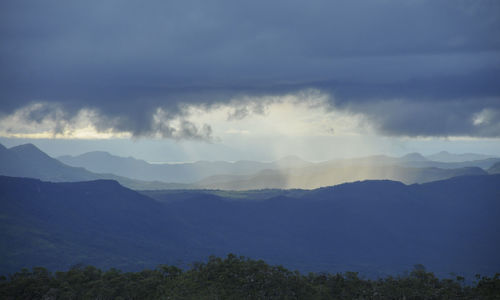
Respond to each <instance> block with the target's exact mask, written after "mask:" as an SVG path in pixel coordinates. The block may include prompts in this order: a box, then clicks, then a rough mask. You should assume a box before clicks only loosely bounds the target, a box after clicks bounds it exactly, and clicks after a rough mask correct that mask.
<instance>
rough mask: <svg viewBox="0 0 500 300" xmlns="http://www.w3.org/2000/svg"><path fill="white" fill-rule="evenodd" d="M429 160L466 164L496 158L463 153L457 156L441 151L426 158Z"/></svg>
mask: <svg viewBox="0 0 500 300" xmlns="http://www.w3.org/2000/svg"><path fill="white" fill-rule="evenodd" d="M426 158H427V159H429V160H432V161H439V162H466V161H474V160H484V159H488V158H495V156H493V155H486V154H477V153H462V154H455V153H450V152H448V151H441V152H438V153H435V154H432V155H428V156H426Z"/></svg>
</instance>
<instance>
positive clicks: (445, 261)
mask: <svg viewBox="0 0 500 300" xmlns="http://www.w3.org/2000/svg"><path fill="white" fill-rule="evenodd" d="M266 193H268V194H267V196H266ZM256 195H258V197H257V198H258V200H256V199H254V198H252V197H251V193H247V194H245V195H243V196H242V194H241V193H238V192H233V193H230V192H228V193H225V194H224V193H223V192H220V193H219V194H217V193H214V192H210V191H184V192H183V191H177V192H175V193H174V192H171V191H166V192H165V194H162V192H161V191H156V192H148V193H146V194H141V193H138V192H135V191H132V190H129V189H127V188H125V187H123V186H121V185H119V184H118V183H117V182H115V181H110V180H98V181H89V182H76V183H49V182H43V181H40V180H36V179H27V178H14V177H5V176H1V177H0V201H1V205H0V216H1V218H0V228H1V230H0V244H1V245H2V247H0V273H2V274H6V273H10V272H14V271H18V270H20V269H21V268H22V267H28V268H30V267H32V266H43V267H46V268H48V269H49V270H64V269H68V268H69V267H70V266H72V265H75V264H84V265H86V264H91V265H94V266H97V267H99V268H110V267H115V268H119V269H122V270H140V269H144V268H152V267H155V266H157V265H158V264H171V265H177V266H181V267H182V266H186V265H188V264H190V263H192V262H193V261H198V260H203V259H205V258H206V257H208V256H209V255H211V254H214V255H218V256H225V255H226V254H227V253H238V254H241V255H245V256H247V257H251V258H255V259H264V260H266V261H267V262H269V263H272V264H283V265H284V266H286V267H288V268H291V269H298V270H301V271H306V272H307V271H329V272H342V271H359V272H362V273H363V274H365V275H368V276H384V275H387V274H395V273H398V272H399V273H401V272H404V271H405V270H411V269H412V266H413V265H415V264H418V263H420V264H423V265H425V266H426V267H428V268H429V269H430V270H433V271H434V272H436V274H437V275H440V276H441V275H442V276H447V275H449V273H451V272H454V273H457V274H465V275H468V276H472V275H473V274H476V273H479V274H485V275H487V274H493V273H495V272H498V270H499V269H500V258H499V256H498V255H497V254H498V253H500V237H499V235H498V232H499V231H500V175H483V176H462V177H456V178H452V179H448V180H443V181H435V182H431V183H426V184H414V185H405V184H403V183H400V182H394V181H363V182H355V183H348V184H342V185H338V186H333V187H327V188H321V189H315V190H309V191H307V190H288V191H278V190H270V191H260V192H259V193H256ZM153 198H156V199H157V200H155V199H153Z"/></svg>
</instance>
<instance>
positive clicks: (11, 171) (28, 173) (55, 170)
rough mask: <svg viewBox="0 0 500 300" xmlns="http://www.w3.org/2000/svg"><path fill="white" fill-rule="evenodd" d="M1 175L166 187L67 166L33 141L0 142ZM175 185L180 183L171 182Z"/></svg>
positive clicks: (59, 180) (157, 183) (156, 187)
mask: <svg viewBox="0 0 500 300" xmlns="http://www.w3.org/2000/svg"><path fill="white" fill-rule="evenodd" d="M0 175H8V176H17V177H29V178H37V179H42V180H46V181H54V182H67V181H69V182H73V181H86V180H96V179H112V180H116V181H118V182H120V183H121V184H122V185H124V186H127V187H129V188H133V189H168V188H172V185H169V184H166V183H163V182H158V181H155V182H147V181H142V180H134V179H130V178H126V177H123V176H118V175H114V174H98V173H94V172H90V171H88V170H87V169H85V168H82V167H72V166H68V165H66V164H64V163H62V162H60V161H58V160H57V159H55V158H52V157H50V156H48V155H47V154H46V153H44V152H43V151H41V150H40V149H38V148H37V147H36V146H35V145H33V144H23V145H19V146H16V147H12V148H9V149H7V148H5V147H4V146H3V145H1V144H0ZM174 187H176V188H180V187H182V185H174Z"/></svg>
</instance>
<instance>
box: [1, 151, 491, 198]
mask: <svg viewBox="0 0 500 300" xmlns="http://www.w3.org/2000/svg"><path fill="white" fill-rule="evenodd" d="M59 159H60V160H61V161H59V160H57V159H54V158H52V157H50V156H48V155H47V154H45V153H44V152H42V151H41V150H40V149H38V148H37V147H36V146H34V145H33V144H24V145H19V146H16V147H12V148H10V149H7V148H5V147H3V146H2V145H0V162H1V164H0V175H6V176H18V177H30V178H38V179H42V180H47V181H54V182H75V181H85V180H96V179H111V180H116V181H118V182H119V183H120V184H122V185H124V186H126V187H129V188H132V189H136V190H151V189H157V190H158V189H159V190H162V189H222V190H249V189H289V188H303V189H313V188H318V187H322V186H330V185H335V184H340V183H344V182H352V181H357V180H367V179H389V180H395V181H401V182H403V183H406V184H412V183H424V182H430V181H435V180H441V179H446V178H452V177H455V176H462V175H485V174H487V169H488V168H491V167H492V166H493V165H494V164H495V163H497V162H500V158H487V159H483V160H475V161H466V162H455V163H445V162H435V161H430V160H428V159H427V158H426V157H424V156H422V155H420V154H418V153H410V154H407V155H405V156H402V157H389V156H383V155H379V156H370V157H362V158H355V159H340V160H332V161H326V162H321V163H311V162H306V161H304V160H302V159H300V158H298V157H293V156H292V157H286V158H283V159H281V160H278V161H275V162H255V161H238V162H222V161H221V162H207V161H200V162H195V163H182V164H150V163H147V162H146V161H143V160H138V159H135V158H132V157H127V158H125V157H118V156H114V155H111V154H109V153H106V152H89V153H86V154H84V155H81V156H78V157H69V156H64V157H60V158H59ZM190 180H196V181H190Z"/></svg>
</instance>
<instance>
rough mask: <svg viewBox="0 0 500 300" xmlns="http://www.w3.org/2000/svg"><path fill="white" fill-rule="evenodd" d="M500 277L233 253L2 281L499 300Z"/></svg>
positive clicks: (97, 294)
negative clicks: (364, 271)
mask: <svg viewBox="0 0 500 300" xmlns="http://www.w3.org/2000/svg"><path fill="white" fill-rule="evenodd" d="M499 295H500V274H498V273H497V274H496V275H495V276H493V277H489V276H480V275H477V276H476V277H475V278H474V281H473V282H470V283H467V284H466V282H465V279H464V278H463V277H461V276H454V277H452V278H450V279H439V278H437V277H436V276H435V275H434V274H433V273H432V272H429V271H426V269H425V267H424V266H422V265H415V266H414V268H413V271H411V272H410V273H409V274H407V275H404V276H396V277H392V276H389V277H385V278H379V279H376V280H372V279H366V278H363V277H362V276H360V275H359V274H358V273H356V272H346V273H337V274H331V273H309V274H301V273H299V272H298V271H291V270H288V269H286V268H284V267H282V266H271V265H268V264H267V263H265V262H264V261H261V260H258V261H257V260H251V259H245V258H244V257H237V256H235V255H232V254H230V255H228V256H227V257H226V258H225V259H221V258H218V257H213V256H212V257H210V258H209V260H208V261H207V262H204V263H202V262H198V263H193V264H192V265H191V267H190V268H189V269H187V270H182V269H180V268H178V267H175V266H169V265H160V266H158V267H156V268H155V269H145V270H142V271H140V272H135V273H131V272H121V271H120V270H117V269H110V270H107V271H102V270H100V269H98V268H95V267H93V266H80V265H79V266H73V267H72V268H71V269H69V270H68V271H65V272H55V273H51V272H49V271H47V270H46V269H44V268H33V270H32V271H29V270H27V269H25V270H22V271H20V272H17V273H15V274H13V275H11V276H9V278H6V277H2V278H0V297H1V298H2V299H103V300H104V299H324V300H326V299H498V296H499Z"/></svg>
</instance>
